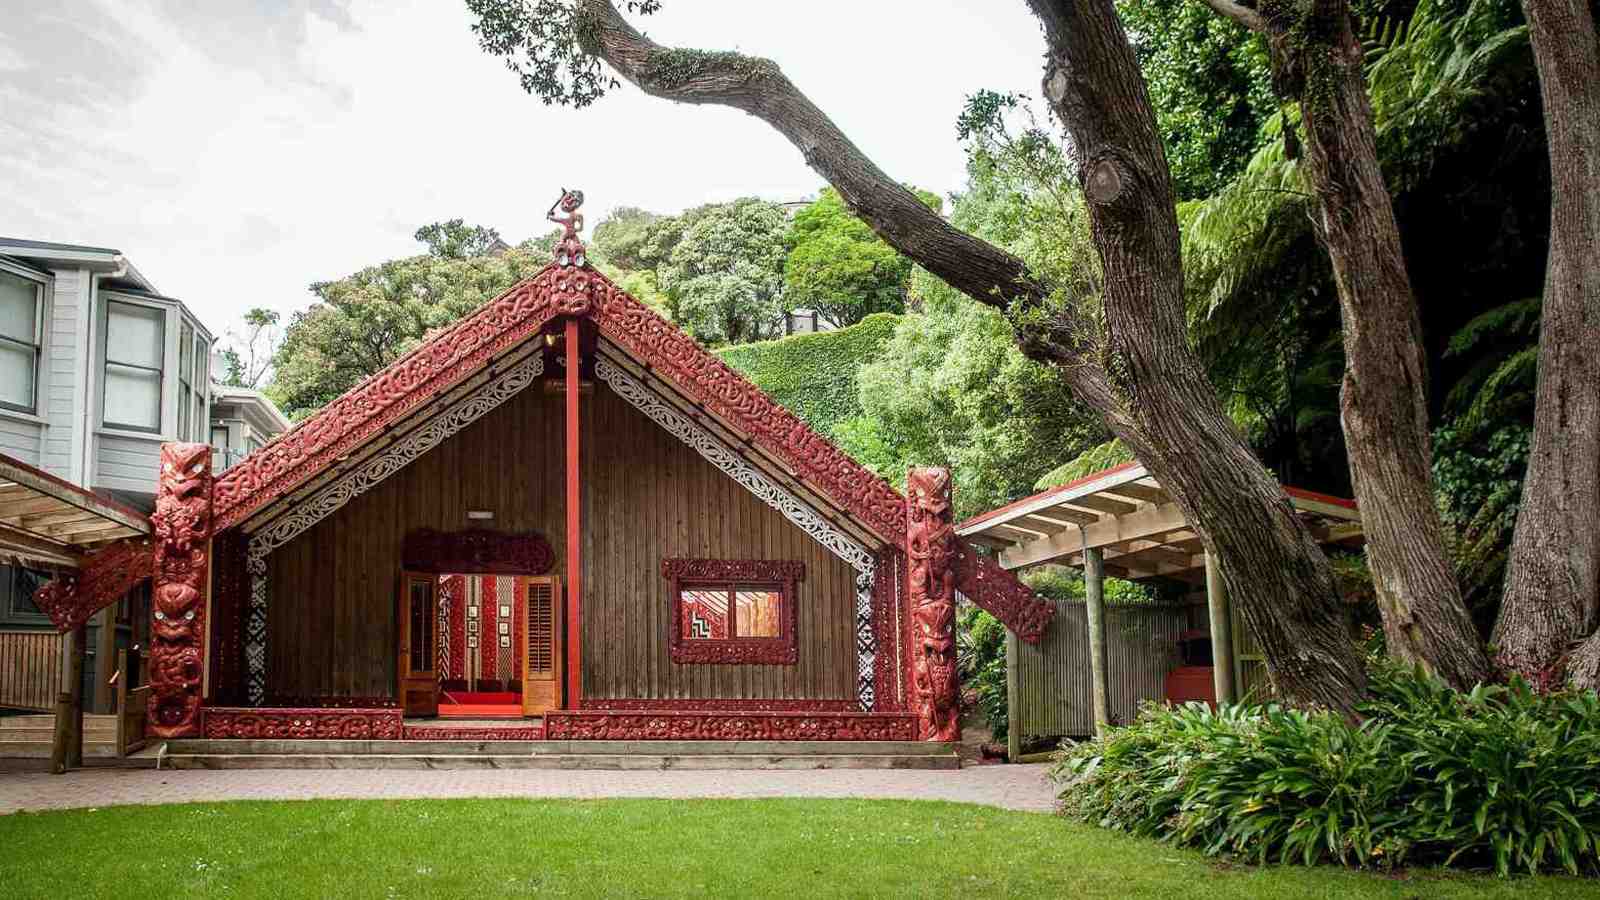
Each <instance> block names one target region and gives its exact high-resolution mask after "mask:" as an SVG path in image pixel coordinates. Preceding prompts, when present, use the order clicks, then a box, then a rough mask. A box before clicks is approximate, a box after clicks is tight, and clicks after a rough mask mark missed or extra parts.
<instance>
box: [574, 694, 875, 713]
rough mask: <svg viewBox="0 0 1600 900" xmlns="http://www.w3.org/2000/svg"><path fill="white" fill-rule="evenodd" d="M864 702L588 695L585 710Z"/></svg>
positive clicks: (827, 706) (785, 707)
mask: <svg viewBox="0 0 1600 900" xmlns="http://www.w3.org/2000/svg"><path fill="white" fill-rule="evenodd" d="M860 707H861V703H860V701H858V700H856V699H855V698H853V697H852V698H849V699H844V700H807V699H796V700H755V699H750V698H744V697H720V698H699V699H695V698H692V697H665V698H654V697H585V698H583V708H584V709H585V710H591V709H592V710H614V711H619V712H784V713H798V712H809V713H832V712H857V711H859V710H860Z"/></svg>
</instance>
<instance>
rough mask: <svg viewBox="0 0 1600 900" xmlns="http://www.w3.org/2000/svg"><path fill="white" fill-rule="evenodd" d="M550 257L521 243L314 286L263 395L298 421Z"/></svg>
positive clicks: (418, 260)
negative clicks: (488, 252)
mask: <svg viewBox="0 0 1600 900" xmlns="http://www.w3.org/2000/svg"><path fill="white" fill-rule="evenodd" d="M549 261H550V256H549V255H548V254H547V253H542V252H537V251H530V250H523V249H520V248H518V249H513V250H509V251H507V252H505V253H501V254H497V255H494V256H476V257H472V258H468V259H455V258H449V257H442V256H432V255H427V256H413V257H410V258H408V259H397V260H391V261H390V262H386V263H382V264H380V265H376V266H372V267H370V268H366V269H362V270H361V271H359V272H356V273H355V274H353V275H349V276H346V277H345V278H341V279H339V280H338V281H324V282H318V283H316V284H313V285H312V286H311V290H312V292H313V293H315V294H316V295H317V302H316V303H314V304H312V305H311V307H309V308H308V309H305V310H302V311H300V312H297V313H295V314H294V318H293V319H292V320H291V321H290V323H289V327H288V328H287V330H286V331H285V333H284V339H283V346H282V347H281V348H280V349H279V351H278V353H277V356H276V358H275V364H274V365H275V370H276V371H275V377H274V379H273V382H272V384H271V385H270V386H269V387H268V389H267V394H268V396H270V397H271V398H272V399H273V401H274V402H276V403H277V404H278V406H279V407H280V408H281V409H282V410H283V411H284V412H285V413H286V414H287V415H289V416H290V417H291V418H295V419H300V418H304V417H305V416H307V415H310V414H311V413H312V412H315V411H316V410H318V409H321V408H322V407H323V406H324V405H326V404H327V403H329V402H330V401H332V400H333V399H334V398H336V397H338V396H339V395H340V394H342V393H344V392H345V391H347V390H349V389H350V388H352V387H354V386H355V385H356V384H357V383H359V382H360V381H361V380H362V379H364V378H369V377H371V376H373V375H376V374H377V373H378V372H381V371H382V370H383V369H384V368H385V367H387V366H388V365H389V364H390V363H392V362H394V361H395V360H396V359H398V358H400V356H401V355H402V354H404V353H405V352H406V351H408V350H410V349H411V348H413V347H415V346H416V345H417V344H419V343H421V341H422V339H423V337H424V336H425V335H427V333H428V332H430V331H432V330H434V329H437V328H443V327H446V326H448V325H450V324H451V323H453V322H455V321H456V320H458V319H460V318H461V317H462V316H465V315H466V314H467V313H469V312H471V311H472V310H474V309H476V308H478V307H479V306H480V305H482V304H483V303H484V302H486V301H488V300H491V299H493V298H494V297H495V296H497V295H499V294H500V293H501V292H503V291H505V290H506V289H507V288H510V287H511V286H512V285H514V284H516V283H517V282H518V281H521V280H522V279H524V278H528V277H531V276H532V275H534V274H535V273H537V272H538V271H539V270H540V269H541V268H543V267H544V265H545V264H546V263H548V262H549Z"/></svg>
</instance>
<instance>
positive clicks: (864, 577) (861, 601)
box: [856, 572, 878, 712]
mask: <svg viewBox="0 0 1600 900" xmlns="http://www.w3.org/2000/svg"><path fill="white" fill-rule="evenodd" d="M875 580H876V577H875V573H873V572H859V573H857V574H856V699H857V700H859V701H861V711H862V712H872V710H873V708H874V707H875V706H876V705H877V699H878V698H877V692H876V687H875V684H874V682H875V677H874V676H875V675H876V670H877V662H878V635H877V632H876V631H874V630H873V628H872V584H873V582H874V581H875Z"/></svg>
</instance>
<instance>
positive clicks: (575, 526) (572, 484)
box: [566, 318, 583, 709]
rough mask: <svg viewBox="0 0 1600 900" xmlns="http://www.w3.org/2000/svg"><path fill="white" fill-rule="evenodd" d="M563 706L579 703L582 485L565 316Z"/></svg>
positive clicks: (572, 326) (572, 330)
mask: <svg viewBox="0 0 1600 900" xmlns="http://www.w3.org/2000/svg"><path fill="white" fill-rule="evenodd" d="M566 351H567V366H566V368H567V654H566V658H567V708H569V709H577V708H579V707H580V706H582V705H583V611H582V608H581V604H580V602H579V600H580V598H581V597H582V596H583V486H582V483H581V482H580V481H579V480H578V469H579V466H578V460H579V458H580V456H579V453H578V438H579V428H578V376H579V374H580V373H579V367H580V366H582V364H583V363H582V359H581V358H580V357H579V355H578V320H577V319H575V318H574V319H568V320H567V333H566Z"/></svg>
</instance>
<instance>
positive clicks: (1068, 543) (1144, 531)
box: [1000, 503, 1187, 569]
mask: <svg viewBox="0 0 1600 900" xmlns="http://www.w3.org/2000/svg"><path fill="white" fill-rule="evenodd" d="M1186 527H1187V525H1186V523H1185V522H1184V518H1183V511H1182V510H1180V509H1178V505H1177V504H1176V503H1164V504H1161V505H1160V506H1148V507H1145V508H1143V509H1140V510H1138V511H1137V512H1131V513H1128V514H1127V515H1125V516H1108V517H1107V518H1104V519H1101V520H1099V521H1097V522H1095V523H1093V524H1090V525H1085V526H1084V527H1083V531H1082V533H1081V534H1080V533H1078V532H1075V531H1062V532H1058V533H1056V534H1053V535H1050V536H1048V537H1043V538H1038V539H1036V540H1032V541H1028V542H1026V543H1022V544H1019V545H1017V546H1016V547H1012V548H1011V549H1009V550H1006V551H1005V552H1004V553H1002V554H1000V562H1001V564H1002V565H1004V566H1005V567H1006V568H1008V569H1018V568H1022V567H1023V566H1033V565H1038V564H1040V563H1046V562H1053V561H1055V560H1059V559H1061V558H1063V557H1067V556H1071V555H1073V554H1075V553H1080V552H1082V551H1083V549H1084V548H1085V547H1086V546H1087V547H1089V548H1095V547H1104V546H1106V545H1108V544H1115V543H1118V542H1119V541H1130V540H1137V539H1139V538H1150V537H1153V536H1155V535H1159V534H1165V533H1166V532H1169V531H1177V530H1179V529H1183V528H1186Z"/></svg>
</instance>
